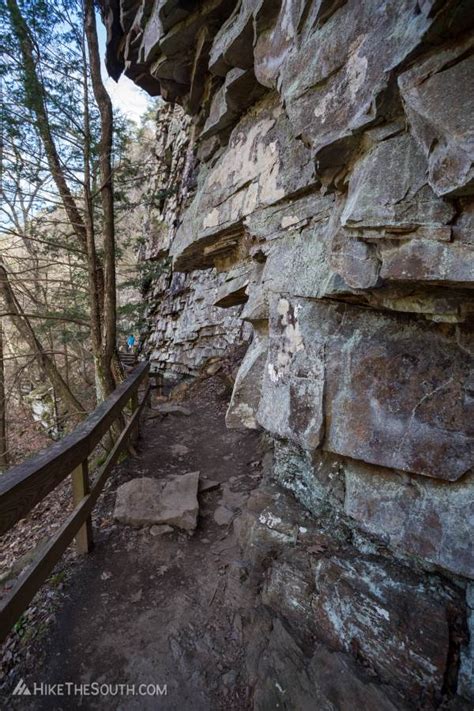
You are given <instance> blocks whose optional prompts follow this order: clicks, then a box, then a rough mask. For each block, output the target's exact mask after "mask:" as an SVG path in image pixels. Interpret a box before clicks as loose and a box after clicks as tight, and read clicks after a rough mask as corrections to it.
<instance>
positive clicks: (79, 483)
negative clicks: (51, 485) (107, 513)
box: [72, 459, 93, 553]
mask: <svg viewBox="0 0 474 711" xmlns="http://www.w3.org/2000/svg"><path fill="white" fill-rule="evenodd" d="M89 492H90V485H89V466H88V461H87V459H85V460H84V461H83V462H82V464H79V466H78V467H76V469H74V471H73V472H72V498H73V501H74V506H75V507H76V506H77V505H78V504H80V503H81V501H82V499H83V498H84V497H85V496H87V494H89ZM75 540H76V548H77V551H78V553H89V552H90V550H91V548H92V545H93V540H92V519H91V517H90V516H88V518H87V520H86V522H85V523H84V524H83V525H82V526H81V528H80V529H79V531H78V532H77V534H76V537H75Z"/></svg>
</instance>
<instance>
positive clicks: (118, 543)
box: [8, 379, 260, 711]
mask: <svg viewBox="0 0 474 711" xmlns="http://www.w3.org/2000/svg"><path fill="white" fill-rule="evenodd" d="M185 406H186V407H187V408H188V409H189V410H190V412H191V414H190V416H189V417H183V416H182V414H172V413H171V412H170V413H169V414H167V416H166V417H165V418H164V419H162V420H155V419H151V420H148V421H146V424H145V425H144V426H143V429H142V439H141V441H140V448H139V450H140V451H139V455H138V456H137V457H136V458H131V459H128V460H127V461H125V462H124V463H123V464H121V465H120V466H119V467H118V468H117V469H116V472H115V473H114V475H113V478H112V482H111V485H110V486H108V488H107V489H106V491H105V494H104V496H103V497H102V499H101V502H100V504H99V507H98V508H97V510H96V514H95V520H94V535H95V547H94V549H93V551H92V553H91V554H89V555H87V556H84V557H83V558H81V559H80V560H79V562H77V563H76V564H75V565H74V566H73V567H72V568H71V570H70V573H69V580H68V584H67V585H66V599H65V600H64V602H63V604H62V606H61V608H60V610H59V611H58V613H57V616H56V619H55V621H54V622H53V623H52V624H51V625H50V627H49V628H48V631H47V633H46V634H45V635H44V637H43V638H42V639H41V641H40V642H38V643H36V648H34V649H33V650H32V651H33V652H34V653H33V654H32V655H31V656H32V658H34V660H35V662H34V668H32V667H31V666H30V667H29V668H28V666H27V665H25V666H24V668H20V669H18V678H20V677H22V678H23V679H24V680H25V682H26V683H27V684H28V685H30V686H31V685H32V684H33V683H35V682H36V683H41V682H43V683H49V684H54V683H64V682H74V683H93V682H99V683H100V684H105V683H111V684H128V685H132V684H135V686H136V688H137V687H138V685H140V684H146V685H148V684H154V685H156V684H158V685H160V686H161V688H162V687H163V685H166V688H167V694H166V695H165V696H158V697H156V696H150V695H147V696H132V695H128V696H120V697H119V696H115V697H112V696H108V697H101V696H87V697H80V696H74V697H63V698H60V697H57V696H42V697H41V696H35V697H21V698H19V699H18V700H17V701H16V702H15V697H10V698H9V699H8V705H9V707H10V708H12V707H13V708H15V707H16V708H21V709H23V708H26V709H28V708H31V709H54V711H61V709H64V710H65V709H67V710H68V711H69V710H70V709H75V708H78V709H96V708H100V709H120V710H127V711H129V710H131V711H134V710H135V709H136V710H137V711H147V710H148V709H153V710H156V709H176V710H179V711H187V710H188V709H189V711H191V710H192V711H200V710H201V709H202V710H203V711H204V710H206V711H207V710H209V709H213V711H214V710H215V709H247V708H249V704H248V689H247V688H246V686H245V685H244V683H243V682H242V681H241V679H240V677H239V673H240V670H241V669H242V668H243V662H244V648H243V640H242V618H241V614H240V613H241V610H242V608H243V607H245V602H244V601H243V600H242V599H241V594H243V593H241V583H240V579H241V577H240V576H241V574H242V562H241V561H240V560H239V547H238V545H237V542H236V540H235V538H234V534H233V527H232V526H231V525H227V526H224V525H218V523H217V522H216V521H215V520H214V512H215V511H216V509H217V508H218V507H219V506H220V505H221V504H222V503H224V504H225V507H226V509H227V510H229V512H230V514H231V515H234V516H238V515H239V512H240V510H241V509H242V508H243V507H244V504H245V501H246V499H247V497H248V495H249V492H250V491H251V490H252V489H253V488H255V486H257V484H258V473H256V469H255V462H256V461H257V460H258V459H259V457H260V454H259V448H258V435H257V434H256V433H254V432H251V431H247V432H236V431H228V430H226V427H225V422H224V415H225V409H226V397H225V395H224V386H223V385H222V383H221V382H219V381H218V380H214V379H209V380H206V381H204V383H202V384H201V386H200V387H199V388H198V389H195V390H194V392H193V391H192V395H191V397H190V398H189V399H188V400H186V403H185ZM176 444H180V445H181V448H180V449H179V451H177V448H176V447H174V446H173V445H176ZM184 447H185V448H186V451H184ZM173 476H178V477H181V478H182V479H183V478H184V477H186V476H187V477H190V478H191V476H192V478H193V481H195V486H196V488H197V485H198V479H199V477H201V479H202V480H203V481H205V480H206V479H205V478H204V477H206V478H207V479H208V480H209V481H212V485H213V488H212V489H209V490H207V491H203V492H202V493H199V494H198V497H199V515H198V524H197V528H196V530H195V532H194V535H193V536H192V537H189V536H188V534H187V533H179V532H176V531H174V532H169V530H168V532H167V534H166V535H162V533H163V531H161V530H157V529H158V528H160V529H162V528H165V526H157V525H156V524H154V525H152V526H145V527H142V528H140V529H137V528H133V527H130V526H126V525H123V524H120V523H116V522H115V521H114V517H113V514H114V504H115V499H116V492H117V489H118V488H119V487H120V486H121V485H123V484H127V482H131V481H132V480H136V479H142V480H143V478H145V479H148V480H152V481H154V482H155V484H156V487H157V490H158V488H160V490H161V488H162V487H163V481H164V480H165V479H169V478H170V477H173ZM156 534H159V535H156ZM17 680H18V679H12V683H16V681H17ZM12 700H13V702H14V703H13V704H12V703H11V702H12Z"/></svg>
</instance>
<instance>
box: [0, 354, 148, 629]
mask: <svg viewBox="0 0 474 711" xmlns="http://www.w3.org/2000/svg"><path fill="white" fill-rule="evenodd" d="M148 370H149V366H148V363H142V364H140V365H139V366H138V367H137V368H135V370H134V371H133V372H132V373H131V375H130V376H129V377H128V378H127V379H126V380H125V381H124V382H123V383H121V384H120V385H119V386H118V388H117V389H116V390H115V391H114V392H113V393H112V395H111V396H110V397H109V398H107V400H105V401H104V402H103V403H102V404H101V405H100V406H99V407H98V408H97V409H96V410H94V412H93V413H92V414H91V415H89V417H87V419H86V420H84V422H82V423H81V424H80V425H79V427H77V428H76V429H75V430H74V432H72V433H71V434H70V435H68V436H67V437H65V438H64V439H63V440H61V441H60V442H57V443H56V444H53V445H52V446H51V447H48V449H45V450H44V451H43V452H40V453H39V454H38V455H36V456H35V457H33V458H32V459H29V460H28V461H26V462H24V464H20V465H19V466H17V467H14V468H13V469H10V470H9V471H7V472H6V473H5V474H2V475H1V476H0V535H2V534H4V533H6V532H7V531H8V530H9V529H10V528H12V527H13V526H14V525H15V523H16V522H17V521H19V520H20V519H21V518H24V517H25V516H26V515H27V514H28V513H29V512H30V511H31V509H32V508H33V507H34V506H36V504H37V503H39V502H40V501H41V500H42V499H44V497H45V496H47V495H48V494H49V493H50V492H51V491H52V490H53V489H54V488H55V487H57V486H58V484H60V483H61V482H62V481H63V480H64V479H65V478H66V477H67V476H69V475H71V476H72V490H73V500H74V506H75V508H74V510H73V511H72V513H71V514H69V516H68V517H67V518H66V520H65V521H64V523H63V524H62V525H61V527H60V528H59V530H58V531H57V533H55V535H54V536H53V537H52V538H51V539H50V540H49V541H48V543H47V544H46V545H45V546H44V548H42V549H41V551H40V552H39V554H38V556H37V558H36V559H35V560H34V561H33V563H32V564H30V565H29V566H28V568H27V569H26V570H25V571H24V572H23V573H22V575H21V576H20V577H19V579H18V580H17V582H16V583H15V585H14V587H13V588H12V589H11V590H10V591H9V592H8V593H7V595H6V596H5V597H4V598H3V600H2V601H1V603H0V641H2V640H3V639H4V638H5V637H6V636H7V634H8V633H9V631H10V630H11V628H12V627H13V625H14V624H15V623H16V621H17V620H18V618H19V617H20V615H21V613H22V612H23V611H24V610H25V609H26V608H27V607H28V605H29V603H30V602H31V600H32V598H33V596H34V595H35V593H36V592H37V590H38V589H39V588H40V586H41V585H42V584H43V582H44V581H45V580H46V578H47V577H48V575H49V574H50V572H51V571H52V569H53V568H54V566H55V565H56V563H57V562H58V560H59V559H60V558H61V556H62V554H63V553H64V551H65V550H66V548H67V547H68V545H69V544H70V543H71V541H72V540H73V538H75V539H76V545H77V548H78V550H79V551H80V552H81V553H86V552H88V551H89V550H90V549H91V546H92V524H91V513H92V510H93V508H94V506H95V504H96V502H97V499H98V498H99V494H100V492H101V491H102V489H103V487H104V484H105V482H106V480H107V478H108V476H109V474H110V472H111V470H112V468H113V467H114V465H115V464H116V463H117V461H118V458H119V456H120V454H121V453H122V452H123V450H124V449H125V448H126V447H127V446H128V445H129V443H130V441H131V440H133V439H134V438H135V437H136V436H138V426H139V417H140V413H141V411H142V409H143V407H144V406H145V404H146V402H147V400H148V397H149V394H150V386H149V384H148ZM142 383H144V384H145V386H146V387H145V392H144V395H143V398H142V400H141V402H140V403H139V396H138V393H139V388H140V385H141V384H142ZM127 404H130V418H129V419H128V421H127V423H126V425H125V426H124V428H123V429H122V431H121V432H120V435H119V436H118V438H117V439H116V441H115V444H114V445H113V447H112V449H111V450H110V452H109V455H108V457H107V459H106V461H105V462H104V464H103V465H102V466H101V467H100V468H99V470H98V472H97V475H96V477H95V480H94V482H93V484H92V486H91V483H90V481H89V469H88V458H89V456H90V454H91V453H92V452H93V450H94V448H95V447H96V446H97V444H98V443H99V442H100V440H101V439H102V438H103V437H104V435H106V434H107V433H108V431H109V430H110V428H111V427H112V425H113V424H114V423H115V422H116V421H117V419H118V418H122V416H124V413H125V407H126V405H127ZM122 424H123V423H122Z"/></svg>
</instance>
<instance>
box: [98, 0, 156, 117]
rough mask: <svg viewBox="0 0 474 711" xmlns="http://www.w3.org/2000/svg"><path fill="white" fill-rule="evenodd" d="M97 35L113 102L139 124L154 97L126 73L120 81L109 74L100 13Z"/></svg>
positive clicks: (104, 76)
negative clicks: (116, 80) (105, 58)
mask: <svg viewBox="0 0 474 711" xmlns="http://www.w3.org/2000/svg"><path fill="white" fill-rule="evenodd" d="M97 35H98V39H99V50H100V57H101V66H102V77H103V79H104V83H105V88H106V89H107V91H108V92H109V96H110V98H111V99H112V104H113V106H114V107H115V108H117V109H119V110H120V111H121V112H122V113H123V114H125V116H126V117H127V118H128V119H130V120H131V121H134V122H135V123H136V124H139V123H140V120H141V117H142V116H143V114H144V113H145V111H146V110H147V109H148V108H149V106H150V104H151V102H152V99H151V97H150V96H149V95H148V94H147V93H146V91H143V89H140V88H139V87H138V86H137V85H136V84H134V83H133V81H131V80H130V79H129V78H128V77H126V76H125V75H124V74H122V76H121V77H120V79H119V80H118V82H115V81H114V80H113V79H112V78H111V77H109V76H108V74H107V69H106V68H105V62H104V56H105V42H106V33H105V27H104V25H103V24H102V20H101V19H100V15H99V14H97Z"/></svg>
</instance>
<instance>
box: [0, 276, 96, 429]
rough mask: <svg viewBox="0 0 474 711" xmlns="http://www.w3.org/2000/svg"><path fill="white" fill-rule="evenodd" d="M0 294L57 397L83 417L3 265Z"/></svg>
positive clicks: (76, 414)
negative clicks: (42, 343) (18, 298)
mask: <svg viewBox="0 0 474 711" xmlns="http://www.w3.org/2000/svg"><path fill="white" fill-rule="evenodd" d="M0 294H1V295H2V297H3V300H4V302H5V306H6V310H7V312H8V313H9V314H12V315H10V319H11V321H12V323H13V325H14V326H15V328H16V330H17V331H18V333H19V334H20V336H21V337H22V338H23V339H24V341H26V343H28V345H29V346H30V348H31V350H32V351H33V352H34V353H35V354H36V358H37V361H38V365H39V367H40V368H41V370H42V371H43V373H44V374H45V376H46V377H47V378H48V380H49V381H50V382H51V385H52V386H53V388H55V389H56V393H57V395H59V397H60V398H61V399H62V401H63V403H64V405H65V406H66V407H67V408H68V409H69V410H70V411H71V414H72V415H74V416H78V415H83V414H84V413H85V408H84V407H83V406H82V405H81V403H80V402H79V400H78V399H77V398H76V397H75V395H73V393H72V392H71V390H70V389H69V388H68V386H67V384H66V382H65V380H64V379H63V377H62V375H61V373H60V372H59V370H58V369H57V367H56V365H55V364H54V362H53V361H52V359H51V358H50V357H49V355H48V354H47V353H45V351H44V349H43V346H42V345H41V343H40V342H39V340H38V339H37V338H36V335H35V332H34V331H33V328H32V326H31V324H30V322H29V320H28V318H26V317H25V316H24V314H23V310H22V308H21V306H20V304H19V303H18V301H17V300H16V297H15V294H14V293H13V290H12V288H11V285H10V282H9V279H8V273H7V270H6V269H5V267H4V266H3V264H1V263H0Z"/></svg>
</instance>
